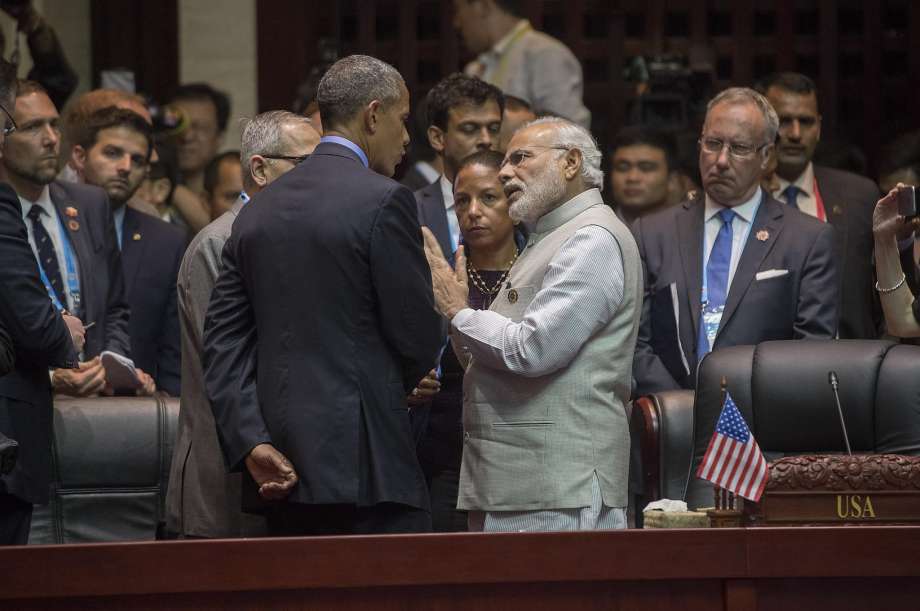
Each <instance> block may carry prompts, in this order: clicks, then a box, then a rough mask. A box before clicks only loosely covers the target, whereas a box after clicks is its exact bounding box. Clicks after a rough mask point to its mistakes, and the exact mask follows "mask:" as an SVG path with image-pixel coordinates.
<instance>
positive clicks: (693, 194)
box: [687, 189, 697, 201]
mask: <svg viewBox="0 0 920 611" xmlns="http://www.w3.org/2000/svg"><path fill="white" fill-rule="evenodd" d="M696 196H697V193H696V190H695V189H691V190H689V191H687V200H688V201H693V200H695V199H696Z"/></svg>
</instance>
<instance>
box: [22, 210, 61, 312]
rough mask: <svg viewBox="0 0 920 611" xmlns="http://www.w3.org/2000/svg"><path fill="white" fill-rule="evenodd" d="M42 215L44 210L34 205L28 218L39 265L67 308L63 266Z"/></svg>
mask: <svg viewBox="0 0 920 611" xmlns="http://www.w3.org/2000/svg"><path fill="white" fill-rule="evenodd" d="M42 214H45V211H44V209H43V208H42V207H41V206H39V205H38V204H32V208H31V209H30V210H29V214H28V217H29V221H30V222H31V224H32V235H33V236H34V237H35V248H36V250H38V263H39V265H41V268H42V270H43V271H44V272H45V276H46V277H47V278H48V282H50V283H51V288H53V289H54V292H55V296H56V297H57V298H58V301H60V302H61V305H62V306H64V307H65V308H66V307H67V293H66V291H65V290H64V278H63V276H61V266H60V264H59V263H58V258H57V251H56V250H54V242H53V241H52V240H51V235H50V234H49V233H48V230H47V229H45V225H44V224H43V223H42V220H41V215H42Z"/></svg>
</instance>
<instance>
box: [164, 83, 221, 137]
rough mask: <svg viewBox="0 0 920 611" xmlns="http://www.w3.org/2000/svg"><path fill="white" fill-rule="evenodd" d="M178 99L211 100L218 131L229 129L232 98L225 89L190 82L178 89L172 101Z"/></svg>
mask: <svg viewBox="0 0 920 611" xmlns="http://www.w3.org/2000/svg"><path fill="white" fill-rule="evenodd" d="M178 100H187V101H200V100H206V101H209V102H211V104H213V105H214V110H215V111H216V114H217V131H219V132H221V133H223V132H225V131H227V121H229V120H230V98H229V97H228V96H227V94H226V93H224V92H223V91H219V90H217V89H214V88H213V87H211V86H210V85H208V84H207V83H189V84H187V85H181V86H180V87H179V88H178V89H176V93H175V94H174V95H173V97H172V101H173V102H175V101H178Z"/></svg>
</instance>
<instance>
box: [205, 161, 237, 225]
mask: <svg viewBox="0 0 920 611" xmlns="http://www.w3.org/2000/svg"><path fill="white" fill-rule="evenodd" d="M242 192H243V174H242V172H241V170H240V152H239V151H226V152H224V153H221V154H220V155H218V156H217V157H215V158H214V159H212V160H211V161H209V162H208V165H207V167H206V168H205V169H204V194H205V201H206V202H207V205H208V211H209V213H210V215H211V219H216V218H217V217H219V216H220V215H222V214H224V213H225V212H227V211H228V210H230V208H232V207H233V204H234V203H235V202H236V200H237V198H239V196H240V193H242Z"/></svg>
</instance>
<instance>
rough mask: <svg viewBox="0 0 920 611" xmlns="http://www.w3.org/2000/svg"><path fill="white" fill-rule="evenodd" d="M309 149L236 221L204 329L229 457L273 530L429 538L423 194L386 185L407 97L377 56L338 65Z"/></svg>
mask: <svg viewBox="0 0 920 611" xmlns="http://www.w3.org/2000/svg"><path fill="white" fill-rule="evenodd" d="M317 96H318V100H319V106H320V112H321V114H322V117H323V129H324V132H325V135H324V137H323V138H322V140H321V141H320V144H319V146H317V148H316V150H315V151H314V153H313V154H312V155H311V156H310V157H309V158H308V159H307V160H306V161H304V162H303V163H302V164H300V165H299V166H298V167H296V168H295V169H294V170H292V171H291V172H288V173H287V174H285V175H284V176H282V177H281V178H279V179H278V180H277V181H275V182H274V183H273V184H271V185H269V187H268V188H267V189H265V190H264V191H263V192H261V193H260V194H259V196H258V197H257V198H255V199H254V200H253V201H252V202H250V203H249V204H247V205H246V207H244V208H243V210H242V211H241V212H240V215H239V217H238V218H237V220H236V222H235V223H234V225H233V231H232V233H231V236H230V239H229V241H228V242H227V245H226V247H225V248H224V254H223V266H224V267H223V269H222V270H221V273H220V276H219V277H218V280H217V284H216V286H215V288H214V292H213V294H212V296H211V303H210V305H209V307H208V315H207V319H206V320H205V333H204V363H205V383H206V386H207V391H208V397H209V398H210V400H211V406H212V410H213V411H214V417H215V422H216V424H217V428H218V436H219V439H220V442H221V447H222V449H223V451H224V457H225V459H226V461H227V464H228V466H229V467H230V468H231V470H241V469H242V468H243V466H244V465H245V467H246V468H247V469H248V471H249V473H250V474H251V475H252V478H253V480H254V481H255V483H256V484H258V485H259V493H260V494H261V496H262V497H263V498H266V499H285V500H284V501H282V502H279V503H277V504H275V505H274V506H273V507H272V508H271V509H270V511H269V513H268V519H269V529H270V531H271V532H272V533H274V534H279V535H292V534H334V533H371V532H417V531H424V530H428V529H430V528H431V519H430V516H429V513H428V495H427V492H426V489H425V482H424V478H423V476H422V472H421V469H420V468H419V464H418V460H417V459H416V457H415V448H414V445H413V443H412V439H411V435H410V430H409V415H408V411H407V409H406V403H405V401H406V394H408V392H409V391H410V390H411V389H412V388H413V387H415V386H416V384H418V383H419V381H420V380H421V379H422V378H423V377H424V376H425V374H426V373H427V372H428V371H429V370H430V369H431V367H432V366H433V365H434V362H435V359H436V357H437V354H438V351H439V350H440V348H441V324H440V320H439V317H438V315H437V313H436V312H435V311H434V309H433V308H434V304H433V297H432V294H431V275H430V271H429V269H428V266H427V263H426V260H425V258H424V252H423V249H422V237H421V231H420V228H419V224H418V219H417V217H416V209H415V202H414V201H413V198H412V193H411V192H410V191H409V190H408V189H407V188H405V187H404V186H402V185H399V184H398V183H396V182H394V181H392V180H390V179H389V178H387V177H388V176H392V174H393V171H394V169H395V168H396V165H397V164H398V163H399V161H400V159H401V158H402V156H403V154H404V152H405V147H406V145H408V143H409V137H408V134H407V133H406V129H405V126H404V121H405V120H406V118H407V117H408V114H409V92H408V91H407V90H406V86H405V83H404V82H403V79H402V77H401V76H400V75H399V73H398V72H397V71H396V70H395V69H394V68H393V67H392V66H389V65H387V64H385V63H384V62H381V61H379V60H377V59H374V58H372V57H367V56H361V55H353V56H349V57H346V58H344V59H342V60H339V61H338V62H336V63H335V64H334V65H333V66H332V67H331V68H329V70H328V71H327V72H326V74H325V76H324V77H323V79H322V80H321V81H320V85H319V90H318V94H317Z"/></svg>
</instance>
